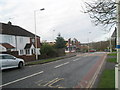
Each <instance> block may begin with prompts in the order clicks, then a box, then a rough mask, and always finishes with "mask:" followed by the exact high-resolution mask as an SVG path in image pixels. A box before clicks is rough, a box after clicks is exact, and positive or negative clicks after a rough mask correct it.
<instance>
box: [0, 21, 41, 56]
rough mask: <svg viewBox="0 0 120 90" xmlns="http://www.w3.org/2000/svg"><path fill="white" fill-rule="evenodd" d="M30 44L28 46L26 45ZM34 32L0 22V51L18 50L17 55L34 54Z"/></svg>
mask: <svg viewBox="0 0 120 90" xmlns="http://www.w3.org/2000/svg"><path fill="white" fill-rule="evenodd" d="M28 45H30V47H28ZM40 47H41V44H40V37H39V36H37V54H38V55H40ZM35 48H36V47H35V34H33V33H31V32H29V31H27V30H25V29H23V28H21V27H19V26H15V25H12V24H11V22H8V24H5V23H0V52H6V51H8V50H10V51H18V54H19V55H33V54H35Z"/></svg>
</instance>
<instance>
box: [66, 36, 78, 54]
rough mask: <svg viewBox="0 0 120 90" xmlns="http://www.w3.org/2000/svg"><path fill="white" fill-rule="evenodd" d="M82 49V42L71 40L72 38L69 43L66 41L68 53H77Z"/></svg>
mask: <svg viewBox="0 0 120 90" xmlns="http://www.w3.org/2000/svg"><path fill="white" fill-rule="evenodd" d="M79 49H80V42H79V41H78V40H77V39H75V38H74V39H73V40H71V38H69V39H68V41H66V49H65V52H66V53H70V52H76V51H78V50H79Z"/></svg>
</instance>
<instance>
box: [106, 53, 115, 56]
mask: <svg viewBox="0 0 120 90" xmlns="http://www.w3.org/2000/svg"><path fill="white" fill-rule="evenodd" d="M108 56H117V53H109V54H108Z"/></svg>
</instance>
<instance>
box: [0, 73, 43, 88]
mask: <svg viewBox="0 0 120 90" xmlns="http://www.w3.org/2000/svg"><path fill="white" fill-rule="evenodd" d="M43 72H44V71H40V72H38V73H34V74H32V75H29V76H26V77H23V78H20V79H17V80H15V81H11V82H9V83H6V84H3V85H0V87H4V86H7V85H10V84H13V83H16V82H19V81H22V80H24V79H27V78H30V77H33V76H36V75H38V74H41V73H43Z"/></svg>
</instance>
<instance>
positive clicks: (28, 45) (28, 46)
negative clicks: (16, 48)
mask: <svg viewBox="0 0 120 90" xmlns="http://www.w3.org/2000/svg"><path fill="white" fill-rule="evenodd" d="M31 46H32V44H30V43H27V44H26V45H25V47H24V49H30V48H31Z"/></svg>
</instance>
